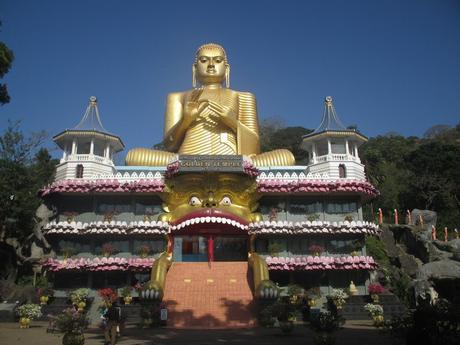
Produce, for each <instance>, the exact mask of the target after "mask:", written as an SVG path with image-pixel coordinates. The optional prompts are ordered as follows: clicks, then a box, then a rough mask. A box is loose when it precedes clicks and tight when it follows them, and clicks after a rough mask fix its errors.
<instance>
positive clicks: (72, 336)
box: [56, 308, 88, 345]
mask: <svg viewBox="0 0 460 345" xmlns="http://www.w3.org/2000/svg"><path fill="white" fill-rule="evenodd" d="M56 326H57V328H58V329H59V330H60V331H61V332H63V333H64V337H63V338H62V345H83V344H84V343H85V337H84V335H83V331H84V330H85V329H86V327H88V319H87V317H86V315H85V314H83V313H79V312H78V311H75V310H74V309H73V308H67V309H64V310H63V311H62V313H61V314H59V315H58V316H57V318H56Z"/></svg>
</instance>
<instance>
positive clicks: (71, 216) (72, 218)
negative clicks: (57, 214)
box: [62, 212, 78, 223]
mask: <svg viewBox="0 0 460 345" xmlns="http://www.w3.org/2000/svg"><path fill="white" fill-rule="evenodd" d="M62 215H63V216H64V217H66V221H67V223H71V222H74V221H75V217H76V216H78V213H77V212H63V213H62Z"/></svg>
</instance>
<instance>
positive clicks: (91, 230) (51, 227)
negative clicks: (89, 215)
mask: <svg viewBox="0 0 460 345" xmlns="http://www.w3.org/2000/svg"><path fill="white" fill-rule="evenodd" d="M168 231H169V223H167V222H162V221H146V222H143V221H139V222H129V223H127V222H120V221H111V222H92V223H82V222H70V223H69V222H59V223H56V222H51V223H48V224H47V225H46V226H45V227H44V229H43V233H44V234H45V235H51V234H60V235H89V234H114V235H130V234H148V235H166V234H167V233H168Z"/></svg>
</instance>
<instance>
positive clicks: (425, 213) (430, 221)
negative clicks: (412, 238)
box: [411, 208, 438, 234]
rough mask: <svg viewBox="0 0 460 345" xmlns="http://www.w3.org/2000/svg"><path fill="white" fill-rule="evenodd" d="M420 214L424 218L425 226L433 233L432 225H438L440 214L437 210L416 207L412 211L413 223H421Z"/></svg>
mask: <svg viewBox="0 0 460 345" xmlns="http://www.w3.org/2000/svg"><path fill="white" fill-rule="evenodd" d="M420 216H422V220H423V228H424V229H425V230H426V231H427V232H429V233H430V234H431V226H432V225H434V226H436V221H437V218H438V215H437V213H436V212H435V211H430V210H419V209H416V208H414V209H413V210H412V212H411V218H412V223H413V225H421V224H420Z"/></svg>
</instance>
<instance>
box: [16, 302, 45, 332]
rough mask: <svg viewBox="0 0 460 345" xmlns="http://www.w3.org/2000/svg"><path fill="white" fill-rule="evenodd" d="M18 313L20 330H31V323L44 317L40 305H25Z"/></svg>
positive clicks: (19, 308) (20, 307)
mask: <svg viewBox="0 0 460 345" xmlns="http://www.w3.org/2000/svg"><path fill="white" fill-rule="evenodd" d="M16 312H17V313H18V315H19V328H29V327H30V322H31V321H32V320H34V319H38V318H39V317H40V316H42V311H41V307H40V306H39V305H38V304H33V303H29V304H23V305H21V306H19V307H18V309H17V310H16Z"/></svg>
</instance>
